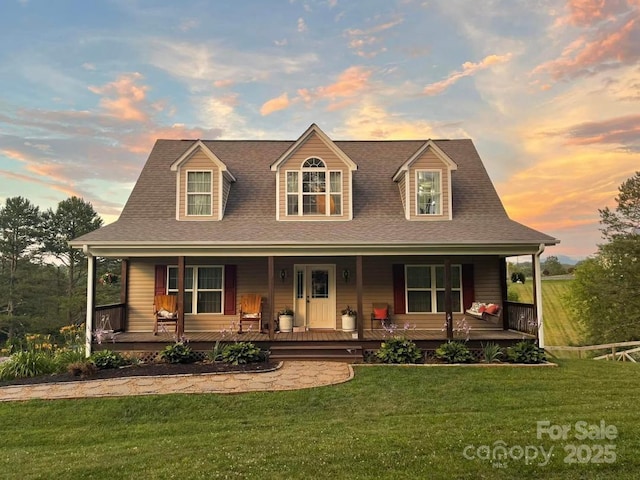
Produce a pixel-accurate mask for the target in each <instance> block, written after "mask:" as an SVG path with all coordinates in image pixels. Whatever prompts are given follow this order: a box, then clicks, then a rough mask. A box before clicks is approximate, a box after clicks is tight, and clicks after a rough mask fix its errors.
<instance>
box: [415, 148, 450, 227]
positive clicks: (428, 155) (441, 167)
mask: <svg viewBox="0 0 640 480" xmlns="http://www.w3.org/2000/svg"><path fill="white" fill-rule="evenodd" d="M417 170H437V171H439V172H440V178H441V181H442V185H441V187H442V215H416V171H417ZM449 196H450V191H449V172H448V168H447V165H445V163H444V162H443V161H442V160H440V159H439V158H438V157H437V155H436V154H435V153H433V151H432V150H431V148H427V150H425V151H424V152H423V153H422V155H420V157H418V158H417V159H416V160H415V162H413V164H412V165H411V167H410V168H409V198H410V201H409V218H410V219H411V220H448V219H449Z"/></svg>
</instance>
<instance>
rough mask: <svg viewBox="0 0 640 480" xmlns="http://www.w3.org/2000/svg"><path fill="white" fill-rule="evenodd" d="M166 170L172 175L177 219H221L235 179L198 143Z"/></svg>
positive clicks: (214, 156)
mask: <svg viewBox="0 0 640 480" xmlns="http://www.w3.org/2000/svg"><path fill="white" fill-rule="evenodd" d="M170 170H171V171H172V172H175V180H176V219H177V220H181V221H207V220H221V219H222V217H223V216H224V211H225V207H226V204H227V199H228V197H229V193H230V191H231V183H232V182H235V177H234V176H233V175H232V174H231V172H229V170H228V169H227V166H226V165H225V164H224V163H223V162H222V161H221V160H220V159H219V158H218V157H217V156H216V155H215V154H214V153H213V152H212V151H211V150H210V149H209V148H208V147H207V146H206V145H205V144H204V143H202V141H200V140H197V141H196V142H194V143H193V145H192V146H191V147H190V148H188V149H187V151H186V152H184V153H183V154H182V155H180V157H179V158H178V159H177V160H175V161H174V162H173V163H172V164H171V166H170Z"/></svg>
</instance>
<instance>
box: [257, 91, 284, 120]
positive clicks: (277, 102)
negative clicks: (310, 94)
mask: <svg viewBox="0 0 640 480" xmlns="http://www.w3.org/2000/svg"><path fill="white" fill-rule="evenodd" d="M290 104H291V102H290V101H289V96H288V95H287V93H286V92H285V93H283V94H282V95H280V96H279V97H276V98H272V99H271V100H268V101H266V102H265V103H264V104H263V105H262V107H261V108H260V115H263V116H265V115H270V114H272V113H273V112H277V111H278V110H284V109H285V108H287V107H288V106H289V105H290Z"/></svg>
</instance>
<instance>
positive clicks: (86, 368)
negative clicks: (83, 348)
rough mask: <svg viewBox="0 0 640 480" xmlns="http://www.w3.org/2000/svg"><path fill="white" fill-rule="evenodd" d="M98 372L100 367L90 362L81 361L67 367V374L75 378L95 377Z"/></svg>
mask: <svg viewBox="0 0 640 480" xmlns="http://www.w3.org/2000/svg"><path fill="white" fill-rule="evenodd" d="M97 371H98V367H96V366H95V364H94V363H93V362H90V361H88V360H84V361H83V360H81V361H78V362H73V363H69V364H68V365H67V372H69V373H70V374H71V375H73V376H74V377H81V378H84V377H90V376H92V375H95V373H96V372H97Z"/></svg>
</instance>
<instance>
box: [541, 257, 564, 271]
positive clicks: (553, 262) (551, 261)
mask: <svg viewBox="0 0 640 480" xmlns="http://www.w3.org/2000/svg"><path fill="white" fill-rule="evenodd" d="M542 268H543V269H544V271H545V272H547V273H545V275H564V274H565V273H567V270H566V269H565V268H564V267H563V266H562V264H561V263H560V261H559V260H558V257H554V256H553V255H550V256H548V257H547V259H546V260H545V261H544V263H543V264H542Z"/></svg>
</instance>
